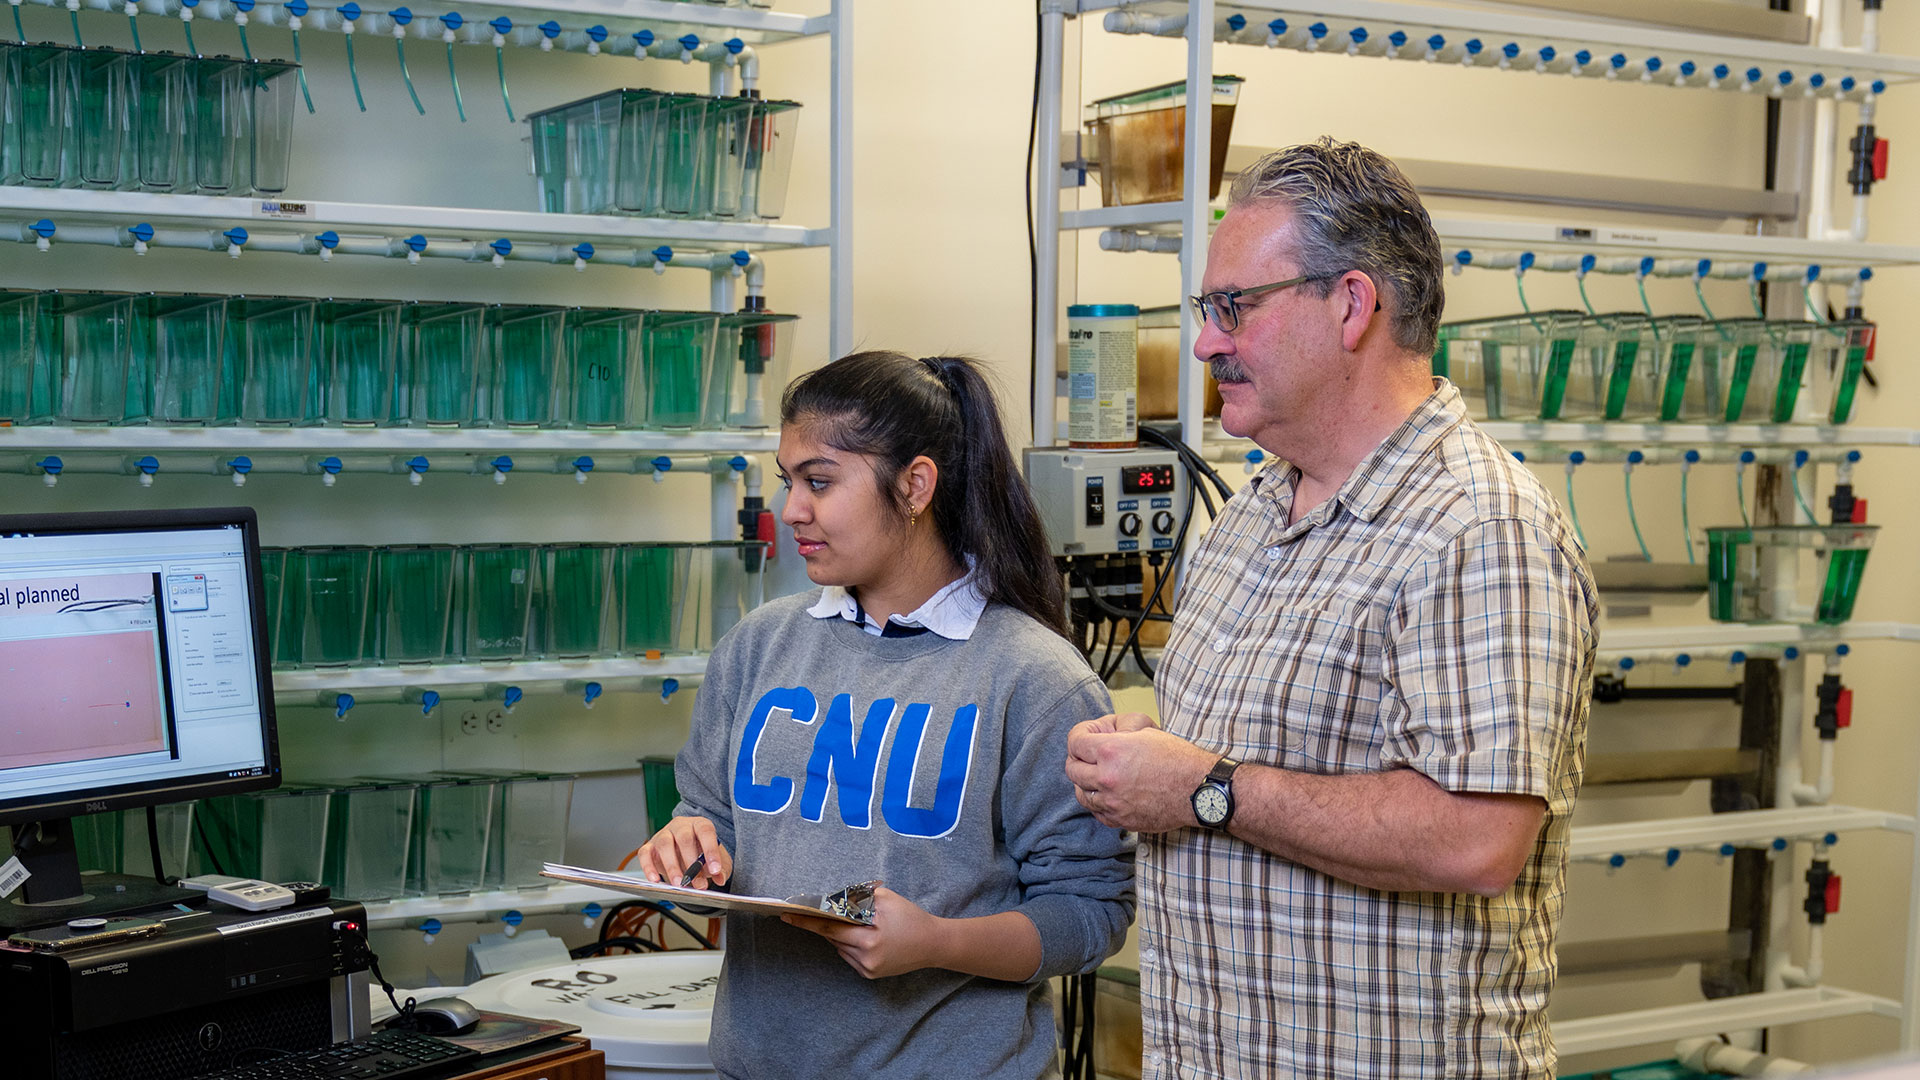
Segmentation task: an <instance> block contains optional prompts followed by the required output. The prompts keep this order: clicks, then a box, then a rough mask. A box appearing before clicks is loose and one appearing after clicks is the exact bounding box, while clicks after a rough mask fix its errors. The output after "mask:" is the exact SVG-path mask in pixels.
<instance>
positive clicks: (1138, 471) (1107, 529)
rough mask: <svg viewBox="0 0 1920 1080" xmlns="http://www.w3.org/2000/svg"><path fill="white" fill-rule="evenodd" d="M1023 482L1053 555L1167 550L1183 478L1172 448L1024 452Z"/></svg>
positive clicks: (1183, 500)
mask: <svg viewBox="0 0 1920 1080" xmlns="http://www.w3.org/2000/svg"><path fill="white" fill-rule="evenodd" d="M1025 465H1026V470H1027V485H1028V486H1029V487H1031V488H1032V489H1033V499H1034V502H1036V503H1038V504H1039V506H1040V520H1041V521H1043V522H1044V523H1045V524H1046V526H1047V537H1048V538H1049V539H1050V540H1051V541H1052V542H1053V553H1054V554H1055V555H1114V554H1119V553H1122V552H1136V551H1171V550H1173V538H1174V536H1175V534H1176V533H1178V532H1179V530H1180V516H1181V515H1182V514H1184V513H1185V512H1186V505H1187V484H1188V479H1187V473H1186V470H1185V469H1184V468H1182V467H1181V465H1180V459H1179V458H1178V457H1177V456H1176V455H1175V454H1174V452H1173V451H1171V450H1161V449H1146V448H1141V449H1136V450H1074V449H1068V448H1064V447H1054V446H1044V447H1043V446H1035V447H1028V448H1027V450H1026V458H1025Z"/></svg>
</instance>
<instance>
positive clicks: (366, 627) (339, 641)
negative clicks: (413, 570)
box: [280, 545, 375, 667]
mask: <svg viewBox="0 0 1920 1080" xmlns="http://www.w3.org/2000/svg"><path fill="white" fill-rule="evenodd" d="M373 555H374V549H373V548H371V547H365V546H357V545H341V546H334V547H302V548H293V549H291V550H289V551H288V552H287V562H286V570H285V572H284V576H283V577H282V579H281V601H280V622H281V625H282V626H283V627H285V628H286V629H287V633H288V634H290V635H297V637H295V638H294V641H296V642H297V644H290V649H291V652H290V656H291V658H292V660H293V662H295V663H297V664H299V665H300V666H302V667H347V666H351V665H354V664H361V663H366V662H367V661H369V660H372V659H375V657H374V656H373V654H372V652H371V650H370V648H369V646H370V644H371V637H372V635H371V633H370V628H371V626H372V624H373V619H372V607H373Z"/></svg>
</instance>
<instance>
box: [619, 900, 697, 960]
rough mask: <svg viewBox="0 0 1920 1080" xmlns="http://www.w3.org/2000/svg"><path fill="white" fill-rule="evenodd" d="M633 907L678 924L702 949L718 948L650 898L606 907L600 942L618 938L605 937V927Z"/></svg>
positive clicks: (686, 922) (626, 901) (664, 906)
mask: <svg viewBox="0 0 1920 1080" xmlns="http://www.w3.org/2000/svg"><path fill="white" fill-rule="evenodd" d="M634 909H644V910H646V911H651V912H653V913H654V914H656V915H658V916H660V917H661V918H663V919H666V920H667V921H668V922H671V923H673V924H674V925H675V926H678V927H679V928H680V929H682V930H685V931H686V932H687V933H688V934H689V935H690V936H691V937H692V938H693V940H695V941H697V942H699V943H700V947H701V948H702V949H717V948H719V946H718V945H715V944H714V943H713V942H712V941H711V940H710V939H708V937H707V935H705V934H703V933H701V932H700V931H698V930H695V929H694V928H693V924H692V923H690V922H688V921H687V920H685V919H683V918H681V917H680V916H679V915H678V914H676V913H674V912H673V911H672V910H671V909H669V908H668V907H667V906H666V905H665V904H659V903H655V902H654V901H652V900H622V901H620V902H619V903H617V904H615V905H613V907H612V908H610V909H608V911H607V914H606V915H605V916H604V917H603V918H602V919H601V922H600V940H601V941H602V942H605V941H618V940H620V939H619V938H609V937H607V928H608V926H609V925H610V924H611V923H612V922H613V920H614V917H615V916H616V915H619V914H620V913H621V912H623V911H632V910H634ZM663 947H664V946H663Z"/></svg>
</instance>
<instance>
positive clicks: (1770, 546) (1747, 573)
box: [1707, 525, 1880, 623]
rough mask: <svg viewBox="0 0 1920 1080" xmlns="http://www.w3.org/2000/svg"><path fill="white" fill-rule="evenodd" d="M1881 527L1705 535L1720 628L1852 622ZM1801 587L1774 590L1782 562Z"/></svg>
mask: <svg viewBox="0 0 1920 1080" xmlns="http://www.w3.org/2000/svg"><path fill="white" fill-rule="evenodd" d="M1879 528H1880V527H1879V526H1878V525H1743V526H1730V527H1727V528H1710V529H1708V530H1707V610H1708V614H1710V615H1711V616H1712V617H1713V618H1715V619H1717V620H1719V621H1721V622H1745V623H1770V622H1787V623H1815V622H1817V623H1843V622H1846V621H1847V620H1848V619H1850V618H1852V617H1853V606H1854V601H1855V600H1857V599H1858V598H1859V595H1860V579H1861V577H1862V575H1863V574H1864V573H1865V572H1866V567H1867V554H1868V552H1869V551H1870V550H1871V549H1872V547H1873V538H1874V536H1875V534H1876V533H1877V532H1878V531H1879ZM1786 559H1791V560H1795V561H1796V563H1797V565H1796V566H1794V567H1792V568H1791V569H1792V570H1794V572H1795V573H1794V578H1793V580H1795V581H1796V582H1797V583H1798V584H1797V587H1796V588H1795V589H1794V590H1793V591H1791V592H1783V591H1781V590H1780V589H1778V588H1776V586H1775V580H1776V579H1775V574H1776V573H1777V572H1778V571H1780V570H1781V569H1782V568H1781V567H1780V566H1779V562H1780V561H1781V560H1786Z"/></svg>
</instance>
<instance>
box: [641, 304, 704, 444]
mask: <svg viewBox="0 0 1920 1080" xmlns="http://www.w3.org/2000/svg"><path fill="white" fill-rule="evenodd" d="M719 327H720V316H719V315H716V314H714V313H712V312H706V311H652V312H648V313H647V318H646V330H645V337H644V338H643V346H642V349H641V353H640V386H641V387H642V388H643V389H642V391H641V394H640V395H639V396H640V405H641V409H642V411H641V414H640V416H639V417H638V420H639V422H640V426H642V427H645V428H648V429H651V430H655V431H660V430H681V429H687V428H693V427H696V426H699V425H700V421H701V420H702V419H703V410H702V403H703V396H704V395H705V394H706V392H707V388H708V386H709V384H710V383H711V380H712V374H711V373H712V369H713V366H714V364H715V363H716V360H715V352H716V350H715V345H716V334H717V333H718V331H719Z"/></svg>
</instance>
